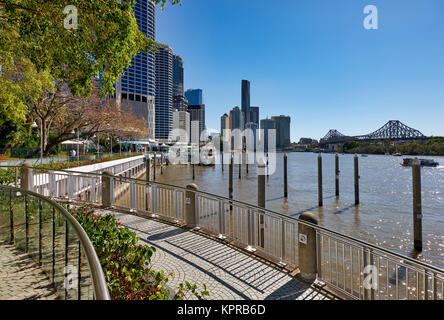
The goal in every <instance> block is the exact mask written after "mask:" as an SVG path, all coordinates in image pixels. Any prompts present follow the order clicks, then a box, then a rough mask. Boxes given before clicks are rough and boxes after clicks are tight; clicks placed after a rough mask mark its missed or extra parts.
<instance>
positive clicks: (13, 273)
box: [0, 243, 58, 300]
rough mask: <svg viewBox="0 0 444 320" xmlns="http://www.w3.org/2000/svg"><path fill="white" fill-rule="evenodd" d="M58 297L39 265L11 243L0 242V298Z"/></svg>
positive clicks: (34, 298) (52, 298) (36, 298)
mask: <svg viewBox="0 0 444 320" xmlns="http://www.w3.org/2000/svg"><path fill="white" fill-rule="evenodd" d="M27 299H32V300H39V299H50V300H55V299H58V296H57V293H56V290H55V289H54V288H53V287H52V286H51V282H50V280H49V278H48V277H47V276H46V274H45V273H44V272H43V271H42V269H41V268H40V266H39V265H37V264H36V263H35V262H34V260H32V259H31V258H30V257H29V256H28V255H27V254H24V253H23V252H22V251H20V250H19V249H17V248H15V247H14V246H12V245H7V244H3V243H0V300H27Z"/></svg>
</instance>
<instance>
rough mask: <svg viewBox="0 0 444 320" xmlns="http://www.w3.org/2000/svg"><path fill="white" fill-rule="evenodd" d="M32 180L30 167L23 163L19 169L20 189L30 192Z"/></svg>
mask: <svg viewBox="0 0 444 320" xmlns="http://www.w3.org/2000/svg"><path fill="white" fill-rule="evenodd" d="M32 180H33V179H32V167H31V165H30V164H29V163H25V164H23V166H22V167H21V168H20V188H22V189H25V190H29V191H32V189H33V185H32Z"/></svg>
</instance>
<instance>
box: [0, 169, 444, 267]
mask: <svg viewBox="0 0 444 320" xmlns="http://www.w3.org/2000/svg"><path fill="white" fill-rule="evenodd" d="M0 168H1V166H0ZM37 170H46V171H48V172H58V173H59V174H60V172H63V173H65V174H73V173H75V174H76V175H78V176H82V175H85V176H91V175H94V176H97V177H102V175H101V174H98V173H89V172H88V173H85V172H79V171H66V170H50V169H39V168H37ZM111 177H112V178H115V179H119V180H121V181H128V182H130V181H134V182H136V183H137V182H138V183H142V184H157V185H161V186H165V187H169V188H174V189H179V190H182V191H191V192H193V193H196V194H201V195H206V196H209V197H213V198H216V199H219V200H223V201H226V202H228V203H233V204H238V205H241V206H244V207H247V208H250V209H253V210H257V211H261V212H264V213H268V214H272V215H274V216H277V217H279V218H283V219H286V220H290V221H294V222H297V223H300V224H302V225H305V226H309V227H311V228H313V229H315V230H317V231H321V232H325V233H328V234H330V235H333V236H336V237H340V238H341V239H343V240H346V241H348V242H351V243H354V244H357V245H360V246H364V247H368V248H370V249H374V250H378V251H380V252H382V253H384V254H386V255H388V256H391V257H392V258H396V259H400V260H405V261H408V262H409V263H411V264H414V265H417V266H420V267H426V268H428V269H431V270H433V271H435V272H438V273H441V274H443V275H444V269H440V268H438V267H436V266H433V265H430V264H428V263H426V262H422V261H418V260H415V259H413V258H411V257H408V256H406V255H404V254H401V253H396V252H393V251H390V250H389V249H386V248H383V247H379V246H377V245H374V244H371V243H369V242H366V241H364V240H361V239H357V238H354V237H352V236H349V235H346V234H342V233H339V232H337V231H334V230H329V229H327V228H324V227H321V226H319V225H316V224H313V223H310V222H307V221H303V220H300V219H298V218H295V217H292V216H288V215H285V214H283V213H280V212H277V211H274V210H270V209H266V208H262V207H259V206H256V205H252V204H249V203H247V202H243V201H240V200H234V199H230V198H227V197H224V196H220V195H217V194H213V193H209V192H205V191H200V190H192V189H187V188H186V187H182V186H176V185H172V184H167V183H162V182H157V181H146V180H144V179H135V178H128V177H120V176H113V175H111Z"/></svg>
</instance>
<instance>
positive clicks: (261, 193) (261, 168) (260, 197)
mask: <svg viewBox="0 0 444 320" xmlns="http://www.w3.org/2000/svg"><path fill="white" fill-rule="evenodd" d="M265 170H267V166H266V164H265V162H264V161H261V160H260V161H259V163H258V168H257V171H258V172H257V182H258V183H257V205H258V207H261V208H265ZM267 173H268V170H267ZM259 246H260V247H261V248H264V247H265V221H264V215H263V213H261V212H259Z"/></svg>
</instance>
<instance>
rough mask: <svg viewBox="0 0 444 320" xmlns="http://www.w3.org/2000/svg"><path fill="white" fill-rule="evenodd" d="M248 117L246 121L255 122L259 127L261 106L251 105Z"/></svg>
mask: <svg viewBox="0 0 444 320" xmlns="http://www.w3.org/2000/svg"><path fill="white" fill-rule="evenodd" d="M246 117H247V119H246V120H245V122H246V123H249V122H253V123H255V124H256V125H257V126H258V127H259V107H250V108H249V109H248V113H247V116H246Z"/></svg>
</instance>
